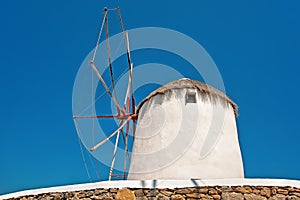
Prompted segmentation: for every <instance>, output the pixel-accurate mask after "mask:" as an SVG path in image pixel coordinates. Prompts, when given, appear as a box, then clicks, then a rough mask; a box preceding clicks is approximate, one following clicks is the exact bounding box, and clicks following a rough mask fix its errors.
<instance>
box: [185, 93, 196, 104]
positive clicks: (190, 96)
mask: <svg viewBox="0 0 300 200" xmlns="http://www.w3.org/2000/svg"><path fill="white" fill-rule="evenodd" d="M186 103H197V100H196V92H191V91H187V92H186Z"/></svg>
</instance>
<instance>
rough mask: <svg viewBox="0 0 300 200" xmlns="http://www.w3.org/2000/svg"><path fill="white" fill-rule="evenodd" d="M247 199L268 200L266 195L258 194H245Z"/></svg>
mask: <svg viewBox="0 0 300 200" xmlns="http://www.w3.org/2000/svg"><path fill="white" fill-rule="evenodd" d="M244 197H245V199H246V200H267V198H266V197H262V196H260V195H257V194H244Z"/></svg>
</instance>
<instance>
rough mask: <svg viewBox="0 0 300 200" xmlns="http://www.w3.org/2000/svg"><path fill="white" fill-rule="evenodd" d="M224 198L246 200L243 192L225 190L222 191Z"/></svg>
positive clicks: (227, 199) (224, 199)
mask: <svg viewBox="0 0 300 200" xmlns="http://www.w3.org/2000/svg"><path fill="white" fill-rule="evenodd" d="M222 199H223V200H232V199H234V200H244V195H242V194H241V193H236V192H232V193H229V192H224V193H222Z"/></svg>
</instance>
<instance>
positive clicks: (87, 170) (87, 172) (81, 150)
mask: <svg viewBox="0 0 300 200" xmlns="http://www.w3.org/2000/svg"><path fill="white" fill-rule="evenodd" d="M74 122H75V127H76V130H77V132H78V133H80V129H79V127H78V124H77V121H76V120H75V119H74ZM77 136H78V142H79V146H80V152H81V157H82V160H83V163H84V168H85V171H86V174H87V176H88V178H89V181H90V182H92V178H91V175H90V173H89V169H88V166H87V163H86V160H85V157H84V153H83V148H82V144H81V141H80V137H79V134H78V135H77Z"/></svg>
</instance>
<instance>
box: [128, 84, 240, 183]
mask: <svg viewBox="0 0 300 200" xmlns="http://www.w3.org/2000/svg"><path fill="white" fill-rule="evenodd" d="M188 91H189V92H196V94H197V95H196V99H197V103H186V93H187V92H188ZM243 177H244V169H243V162H242V156H241V152H240V146H239V141H238V134H237V128H236V121H235V115H234V111H233V108H232V106H231V105H229V104H228V103H227V102H226V100H225V99H222V98H221V97H215V96H213V97H211V98H210V97H209V96H208V95H205V94H202V93H200V92H199V91H198V90H196V89H193V88H180V89H172V90H170V91H169V92H167V93H164V94H158V95H155V96H153V97H152V98H150V99H149V100H148V101H147V102H145V103H144V104H143V106H142V107H141V109H140V111H139V121H138V125H137V130H136V133H135V141H134V144H133V150H132V156H131V163H130V168H129V173H128V180H144V179H146V180H147V179H148V180H149V179H169V180H174V179H175V180H176V179H179V180H185V179H192V178H195V179H214V178H243Z"/></svg>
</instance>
